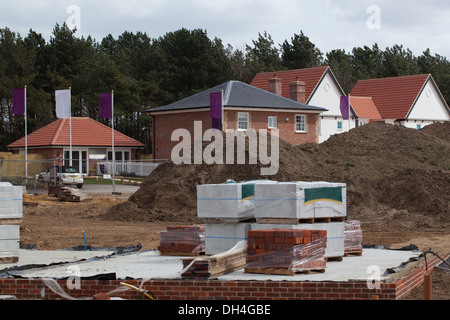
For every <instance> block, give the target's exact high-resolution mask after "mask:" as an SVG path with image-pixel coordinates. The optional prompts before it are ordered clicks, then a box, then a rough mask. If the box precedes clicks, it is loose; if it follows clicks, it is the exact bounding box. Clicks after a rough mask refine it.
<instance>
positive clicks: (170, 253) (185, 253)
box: [159, 251, 205, 257]
mask: <svg viewBox="0 0 450 320" xmlns="http://www.w3.org/2000/svg"><path fill="white" fill-rule="evenodd" d="M159 252H160V253H161V255H162V256H179V257H183V256H195V257H198V256H202V255H204V254H205V251H199V252H189V251H159Z"/></svg>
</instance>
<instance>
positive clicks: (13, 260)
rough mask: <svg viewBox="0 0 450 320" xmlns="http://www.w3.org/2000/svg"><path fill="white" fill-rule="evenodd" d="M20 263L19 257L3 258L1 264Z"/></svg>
mask: <svg viewBox="0 0 450 320" xmlns="http://www.w3.org/2000/svg"><path fill="white" fill-rule="evenodd" d="M18 261H19V257H3V258H0V264H9V263H17V262H18Z"/></svg>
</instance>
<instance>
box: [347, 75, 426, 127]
mask: <svg viewBox="0 0 450 320" xmlns="http://www.w3.org/2000/svg"><path fill="white" fill-rule="evenodd" d="M429 77H430V75H429V74H421V75H413V76H402V77H393V78H380V79H370V80H360V81H358V82H357V83H356V85H355V87H354V88H353V90H352V93H351V96H363V97H372V99H373V101H374V102H375V104H376V106H377V108H378V111H379V112H380V114H381V115H382V117H383V118H384V119H405V118H406V117H407V115H408V113H409V111H410V110H411V108H412V107H413V105H414V103H415V101H416V99H417V97H418V96H419V94H420V92H421V91H422V88H423V87H424V85H425V84H426V82H427V81H428V79H429Z"/></svg>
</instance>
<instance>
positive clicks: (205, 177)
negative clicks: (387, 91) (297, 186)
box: [103, 122, 450, 228]
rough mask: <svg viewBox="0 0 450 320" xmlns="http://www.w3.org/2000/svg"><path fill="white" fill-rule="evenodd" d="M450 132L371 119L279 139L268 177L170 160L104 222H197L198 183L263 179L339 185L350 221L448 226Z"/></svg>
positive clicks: (239, 168)
mask: <svg viewBox="0 0 450 320" xmlns="http://www.w3.org/2000/svg"><path fill="white" fill-rule="evenodd" d="M449 136H450V123H444V124H440V123H436V124H433V125H430V126H427V127H425V128H424V129H422V130H420V131H419V130H415V129H409V128H405V127H402V126H394V125H389V124H384V123H377V122H372V123H369V124H367V125H364V126H361V127H358V128H355V129H353V130H351V131H349V132H345V133H342V134H338V135H334V136H332V137H330V139H328V140H327V141H326V142H324V143H322V144H305V145H300V146H292V145H290V144H288V143H285V142H283V141H281V140H280V147H279V170H278V172H277V174H275V175H273V176H262V175H261V171H260V169H261V167H262V165H261V164H257V165H250V164H244V165H237V164H235V165H225V164H224V165H217V164H214V165H207V164H198V165H197V164H191V165H175V164H174V163H172V162H170V161H169V162H166V163H164V164H161V165H160V166H159V167H158V168H157V169H156V170H155V171H154V172H153V173H152V174H151V175H150V176H149V177H148V178H147V179H146V180H145V181H144V183H143V184H142V186H141V187H140V189H139V190H138V191H137V192H136V193H135V194H133V195H132V196H131V197H130V198H129V199H128V201H126V202H125V203H122V204H119V205H116V206H114V207H112V208H111V209H110V210H109V211H108V212H107V213H106V214H105V215H104V216H103V219H106V220H119V221H154V222H156V221H161V222H173V223H186V222H187V223H197V222H198V219H197V201H196V188H197V185H199V184H213V183H224V182H226V181H227V180H228V179H231V180H234V181H245V180H258V179H270V180H276V181H330V182H345V183H347V188H348V194H347V195H348V212H349V218H351V219H358V220H361V221H363V222H364V223H370V224H372V223H376V224H378V225H386V224H387V223H389V224H390V225H395V226H400V227H411V228H416V227H428V226H431V227H437V228H448V227H449V225H450V219H449V218H450V216H449V206H450V195H449V193H448V190H449V185H450V140H449ZM247 147H248V146H247ZM269 148H270V145H269ZM246 150H247V151H248V148H247V149H246ZM246 163H248V162H246ZM266 167H267V166H266Z"/></svg>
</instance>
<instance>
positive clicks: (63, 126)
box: [8, 117, 144, 148]
mask: <svg viewBox="0 0 450 320" xmlns="http://www.w3.org/2000/svg"><path fill="white" fill-rule="evenodd" d="M71 122H72V146H95V147H97V146H102V147H104V146H112V132H111V127H108V126H106V125H104V124H102V123H100V122H98V121H95V120H93V119H91V118H85V117H72V121H71ZM70 127H71V126H70V120H69V119H58V120H56V121H54V122H52V123H50V124H48V125H46V126H45V127H42V128H41V129H38V130H36V131H35V132H33V133H30V134H28V137H27V140H28V141H27V145H28V147H47V146H70ZM114 146H117V147H143V146H144V144H143V143H141V142H139V141H137V140H135V139H132V138H130V137H128V136H126V135H124V134H123V133H120V132H118V131H117V130H114ZM8 147H9V148H21V147H22V148H23V147H25V137H23V138H22V139H19V140H17V141H15V142H13V143H11V144H10V145H8Z"/></svg>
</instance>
